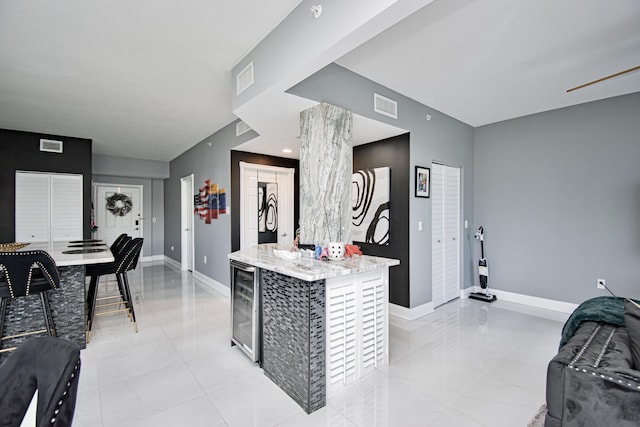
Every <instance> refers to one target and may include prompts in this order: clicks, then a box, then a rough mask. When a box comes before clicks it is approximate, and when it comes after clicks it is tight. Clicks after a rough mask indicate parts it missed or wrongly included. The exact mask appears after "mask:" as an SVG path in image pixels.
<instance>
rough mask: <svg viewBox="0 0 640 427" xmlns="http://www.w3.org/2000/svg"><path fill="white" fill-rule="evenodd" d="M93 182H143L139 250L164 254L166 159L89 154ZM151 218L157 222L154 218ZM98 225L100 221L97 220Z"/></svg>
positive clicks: (141, 183) (167, 166)
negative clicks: (140, 247)
mask: <svg viewBox="0 0 640 427" xmlns="http://www.w3.org/2000/svg"><path fill="white" fill-rule="evenodd" d="M92 158H93V161H92V172H93V178H92V180H93V182H99V183H105V184H126V185H142V198H143V200H142V203H143V206H142V209H143V210H144V214H143V215H144V223H143V228H142V231H143V236H142V237H144V246H143V248H142V254H143V256H145V257H148V256H152V255H163V254H164V179H165V178H168V177H169V162H159V161H155V160H142V159H132V158H127V157H115V156H104V155H97V154H94V155H93V156H92ZM153 218H155V219H156V222H155V223H154V222H153ZM98 225H99V224H98Z"/></svg>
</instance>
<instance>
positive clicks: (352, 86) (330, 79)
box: [288, 64, 475, 307]
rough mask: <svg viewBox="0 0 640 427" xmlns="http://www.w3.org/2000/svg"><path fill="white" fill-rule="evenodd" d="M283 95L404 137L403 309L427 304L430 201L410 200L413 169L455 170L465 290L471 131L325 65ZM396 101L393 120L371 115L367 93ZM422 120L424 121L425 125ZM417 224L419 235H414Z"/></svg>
mask: <svg viewBox="0 0 640 427" xmlns="http://www.w3.org/2000/svg"><path fill="white" fill-rule="evenodd" d="M288 92H289V93H292V94H294V95H298V96H302V97H304V98H308V99H312V100H315V101H318V102H327V103H330V104H334V105H337V106H340V107H343V108H346V109H349V110H351V111H353V113H355V114H359V115H361V116H365V117H369V118H372V119H375V120H378V121H381V122H385V123H388V124H390V125H393V126H396V127H399V128H401V129H405V130H407V132H410V135H411V137H410V153H411V154H410V159H411V160H410V163H411V164H410V165H409V170H410V172H409V173H410V178H409V181H410V183H409V187H410V188H409V189H408V191H409V194H411V196H409V224H408V226H409V248H410V252H409V262H410V266H409V280H410V283H409V284H408V285H407V284H399V285H396V284H391V286H409V298H410V302H409V307H417V306H420V305H423V304H426V303H428V302H430V301H431V300H432V291H431V199H423V198H415V197H413V196H412V195H413V180H414V174H415V172H414V167H415V166H416V165H418V166H425V167H430V166H431V163H432V162H438V163H443V164H446V165H451V166H457V167H460V168H461V173H462V176H461V187H462V188H461V189H462V192H461V193H462V215H461V221H460V229H461V230H462V231H463V239H462V263H461V264H462V265H461V269H462V270H461V272H462V274H461V276H462V283H461V285H462V286H465V287H466V286H471V284H472V281H473V278H472V274H475V273H474V270H473V269H472V267H473V262H472V259H471V250H472V248H473V244H474V240H473V232H472V230H471V226H470V228H469V229H467V230H465V229H464V228H463V224H464V220H465V219H466V220H468V222H469V224H474V218H473V212H474V209H473V177H474V164H473V152H474V149H473V132H474V130H473V128H472V127H471V126H469V125H466V124H465V123H462V122H460V121H458V120H456V119H454V118H452V117H450V116H447V115H446V114H443V113H441V112H439V111H436V110H434V109H432V108H429V107H427V106H425V105H422V104H420V103H418V102H416V101H414V100H412V99H410V98H408V97H406V96H403V95H401V94H399V93H397V92H394V91H392V90H390V89H388V88H386V87H384V86H382V85H380V84H378V83H375V82H373V81H371V80H368V79H366V78H364V77H362V76H360V75H358V74H355V73H353V72H351V71H349V70H347V69H345V68H343V67H340V66H339V65H336V64H330V65H328V66H327V67H325V68H323V69H322V70H320V71H318V72H317V73H315V74H314V75H312V76H311V77H309V78H308V79H306V80H304V81H302V82H301V83H299V84H297V85H296V86H294V87H293V88H291V89H290V90H289V91H288ZM374 92H376V93H379V94H380V95H383V96H386V97H388V98H391V99H394V100H396V101H398V119H397V120H396V119H393V118H390V117H387V116H384V115H382V114H378V113H376V112H374V111H373V93H374ZM427 115H428V116H429V117H430V120H427ZM418 221H422V222H423V224H424V231H418Z"/></svg>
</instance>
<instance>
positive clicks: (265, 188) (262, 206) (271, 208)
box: [258, 182, 278, 243]
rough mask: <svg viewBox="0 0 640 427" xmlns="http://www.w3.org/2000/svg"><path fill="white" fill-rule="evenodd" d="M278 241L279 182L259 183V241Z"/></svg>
mask: <svg viewBox="0 0 640 427" xmlns="http://www.w3.org/2000/svg"><path fill="white" fill-rule="evenodd" d="M277 242H278V184H276V183H274V182H259V183H258V243H277Z"/></svg>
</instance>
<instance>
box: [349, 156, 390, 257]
mask: <svg viewBox="0 0 640 427" xmlns="http://www.w3.org/2000/svg"><path fill="white" fill-rule="evenodd" d="M390 185H391V170H390V169H389V168H388V167H385V168H375V169H364V170H358V171H355V172H354V173H353V179H352V183H351V198H352V202H353V203H352V205H353V215H352V224H353V228H352V230H351V232H352V234H351V237H352V240H353V241H354V242H364V243H371V244H374V245H388V244H389V200H390Z"/></svg>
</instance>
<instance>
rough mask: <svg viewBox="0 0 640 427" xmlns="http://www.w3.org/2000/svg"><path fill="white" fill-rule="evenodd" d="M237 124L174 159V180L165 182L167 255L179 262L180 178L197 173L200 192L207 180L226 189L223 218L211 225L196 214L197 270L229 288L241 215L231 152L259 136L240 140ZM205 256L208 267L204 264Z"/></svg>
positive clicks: (196, 180) (172, 162)
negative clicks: (234, 230)
mask: <svg viewBox="0 0 640 427" xmlns="http://www.w3.org/2000/svg"><path fill="white" fill-rule="evenodd" d="M235 124H236V122H233V123H231V124H229V125H227V126H225V127H224V128H222V129H220V130H219V131H217V132H216V133H214V134H213V135H211V136H209V137H207V138H205V139H204V140H202V141H201V142H199V143H198V144H196V145H195V146H193V147H192V148H191V149H189V150H187V151H185V152H184V153H183V154H181V155H180V156H178V157H176V158H175V159H173V160H172V161H171V162H170V165H169V168H170V177H169V178H168V179H166V180H165V182H164V220H165V224H164V254H165V255H166V256H168V257H169V258H172V259H174V260H176V261H180V258H181V250H180V248H181V242H180V239H181V233H180V179H181V178H183V177H185V176H188V175H190V174H194V191H198V188H200V187H202V186H203V185H204V181H205V180H207V179H210V180H211V182H212V183H217V184H218V185H219V186H220V187H224V188H226V190H227V195H226V197H227V207H228V213H227V214H224V215H220V216H219V217H218V219H214V220H212V221H211V224H205V222H204V220H202V219H200V218H198V217H196V216H195V215H194V235H195V242H194V246H195V251H194V260H195V269H196V271H198V272H199V273H202V274H204V275H206V276H208V277H211V278H212V279H214V280H216V281H217V282H219V283H222V284H224V285H226V286H229V260H228V258H227V255H228V254H229V253H230V252H231V218H232V217H233V216H235V215H238V213H237V212H235V211H234V209H233V207H232V206H230V199H231V197H233V194H232V191H231V162H230V159H231V149H232V148H233V147H235V146H237V145H239V144H242V143H244V142H246V141H248V140H250V139H252V138H255V137H256V136H257V134H256V133H255V132H254V131H250V132H247V133H245V134H243V135H241V136H239V137H236V135H235ZM209 144H211V145H209ZM172 246H173V248H174V249H173V251H172V250H171V247H172ZM205 255H206V256H207V264H205V263H204V256H205Z"/></svg>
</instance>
